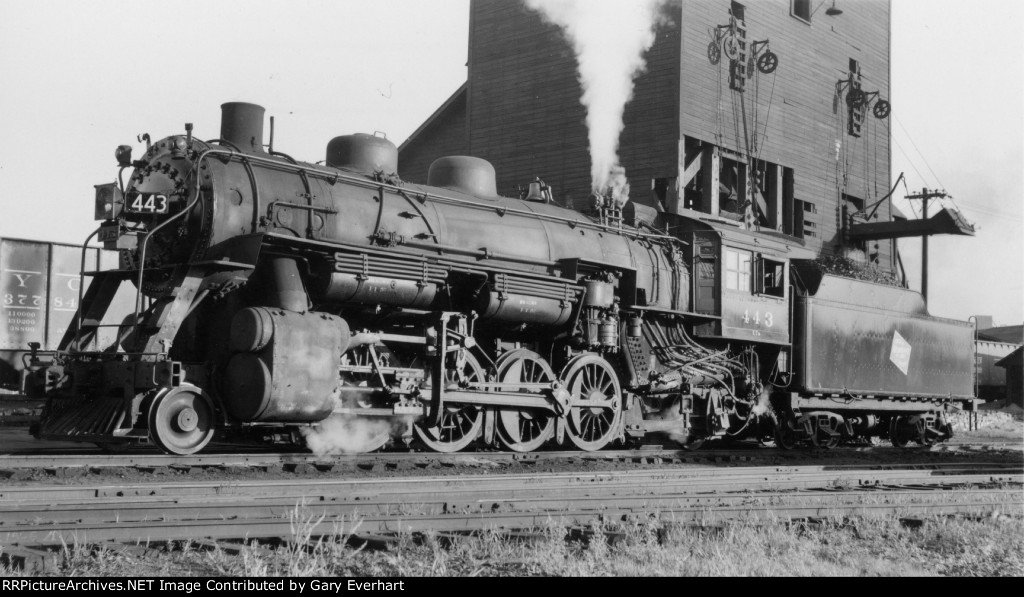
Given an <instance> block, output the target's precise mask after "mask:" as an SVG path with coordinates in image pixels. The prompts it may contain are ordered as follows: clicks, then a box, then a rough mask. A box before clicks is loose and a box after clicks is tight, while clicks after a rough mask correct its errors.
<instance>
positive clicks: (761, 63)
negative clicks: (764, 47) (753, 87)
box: [757, 50, 779, 75]
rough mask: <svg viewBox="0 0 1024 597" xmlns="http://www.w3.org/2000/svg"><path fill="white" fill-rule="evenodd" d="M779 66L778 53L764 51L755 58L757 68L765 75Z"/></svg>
mask: <svg viewBox="0 0 1024 597" xmlns="http://www.w3.org/2000/svg"><path fill="white" fill-rule="evenodd" d="M777 68H779V55H778V54H776V53H775V52H772V51H771V50H768V51H766V52H765V53H764V54H761V55H760V56H759V57H758V58H757V70H759V71H761V72H762V73H764V74H766V75H770V74H772V73H774V72H775V69H777Z"/></svg>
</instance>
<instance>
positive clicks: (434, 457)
mask: <svg viewBox="0 0 1024 597" xmlns="http://www.w3.org/2000/svg"><path fill="white" fill-rule="evenodd" d="M948 448H950V447H947V446H940V447H938V448H936V449H935V450H938V451H955V449H953V450H949V449H948ZM928 450H929V449H928V448H918V449H914V448H912V449H910V450H909V451H908V450H905V449H898V448H892V447H889V446H855V445H852V446H840V447H837V448H834V449H832V450H796V451H792V452H788V451H783V450H778V449H774V448H771V447H765V446H760V445H758V444H756V443H753V442H748V443H744V444H739V445H730V446H728V447H727V448H715V447H711V448H707V449H701V450H696V451H691V450H680V449H665V448H663V447H662V446H658V445H651V446H645V447H643V448H640V449H633V450H603V451H600V452H580V451H554V450H553V451H539V452H530V453H527V454H520V453H515V452H497V451H479V452H462V453H456V454H442V453H436V452H414V451H408V452H400V451H395V452H378V453H373V454H350V455H334V456H317V455H314V454H310V453H306V452H270V451H265V450H255V449H253V450H250V451H247V452H246V451H241V452H240V451H237V449H236V451H234V452H233V453H222V454H219V453H215V452H214V453H204V454H196V455H190V456H175V455H168V454H159V453H156V452H152V453H132V454H109V453H105V452H99V451H97V450H94V449H91V450H90V449H83V450H74V451H69V450H59V451H51V450H47V451H43V452H38V453H35V452H34V453H29V454H23V453H13V454H0V479H2V478H5V477H6V478H11V477H14V478H19V477H26V476H29V475H30V474H31V473H32V472H33V471H36V472H45V473H48V474H50V475H53V476H58V477H61V476H75V475H79V474H84V473H88V472H96V473H102V472H104V471H105V470H114V469H136V470H140V471H145V472H153V471H154V470H160V469H174V470H179V471H184V470H191V469H214V470H216V469H252V470H262V471H268V470H269V471H282V470H283V471H286V472H315V471H321V472H325V471H331V470H345V469H353V468H362V469H365V470H377V469H380V470H389V469H390V470H395V469H400V468H402V467H421V468H430V467H434V466H446V467H455V466H458V467H488V466H495V465H515V464H537V463H552V464H555V463H569V464H572V463H594V462H605V463H614V462H619V463H638V464H680V463H702V462H718V463H751V462H755V461H759V460H778V459H787V458H804V457H806V456H807V455H809V454H810V455H816V456H821V457H822V458H832V457H833V456H832V455H843V454H857V453H863V452H870V453H873V454H878V455H880V456H883V457H885V456H889V455H891V456H892V457H893V461H894V462H899V461H900V458H901V456H902V457H906V455H908V454H915V453H921V452H927V451H928Z"/></svg>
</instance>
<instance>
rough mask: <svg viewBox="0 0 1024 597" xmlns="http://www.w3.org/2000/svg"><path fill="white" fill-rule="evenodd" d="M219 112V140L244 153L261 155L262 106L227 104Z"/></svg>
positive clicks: (239, 103)
mask: <svg viewBox="0 0 1024 597" xmlns="http://www.w3.org/2000/svg"><path fill="white" fill-rule="evenodd" d="M220 110H221V112H220V138H221V139H223V140H225V141H227V142H228V143H231V144H232V145H234V146H236V147H238V149H239V150H241V151H244V152H246V153H263V114H264V112H266V110H264V109H263V106H257V105H256V104H247V103H245V102H228V103H226V104H222V105H221V107H220Z"/></svg>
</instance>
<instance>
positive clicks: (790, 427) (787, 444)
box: [775, 413, 799, 450]
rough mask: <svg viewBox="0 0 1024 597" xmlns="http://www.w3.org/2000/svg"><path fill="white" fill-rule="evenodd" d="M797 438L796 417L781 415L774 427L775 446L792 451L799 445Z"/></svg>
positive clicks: (788, 414)
mask: <svg viewBox="0 0 1024 597" xmlns="http://www.w3.org/2000/svg"><path fill="white" fill-rule="evenodd" d="M797 438H798V435H797V431H796V417H794V416H793V415H792V414H791V413H787V414H785V415H782V416H781V417H780V418H779V422H778V424H777V425H776V426H775V445H776V446H778V447H780V448H782V449H783V450H792V449H794V448H796V446H797V444H798V443H799V440H798V439H797Z"/></svg>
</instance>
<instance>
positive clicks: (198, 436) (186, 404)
mask: <svg viewBox="0 0 1024 597" xmlns="http://www.w3.org/2000/svg"><path fill="white" fill-rule="evenodd" d="M214 420H215V417H214V412H213V402H212V401H211V400H210V397H209V396H207V395H206V393H205V392H203V391H202V390H200V389H199V388H197V387H195V386H193V385H183V386H179V387H177V388H165V389H163V390H160V392H159V393H157V395H156V397H155V398H154V399H153V403H152V404H151V405H150V408H149V437H150V439H152V440H153V443H154V444H156V445H157V446H159V447H160V449H162V450H163V451H165V452H169V453H171V454H179V455H186V454H195V453H196V452H198V451H200V450H202V449H203V448H205V447H206V444H208V443H210V440H211V439H213V430H214Z"/></svg>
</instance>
